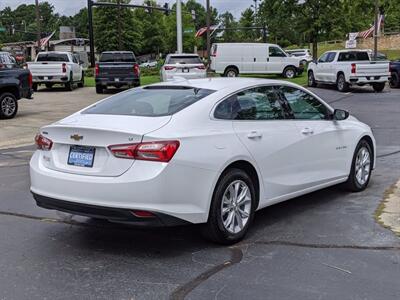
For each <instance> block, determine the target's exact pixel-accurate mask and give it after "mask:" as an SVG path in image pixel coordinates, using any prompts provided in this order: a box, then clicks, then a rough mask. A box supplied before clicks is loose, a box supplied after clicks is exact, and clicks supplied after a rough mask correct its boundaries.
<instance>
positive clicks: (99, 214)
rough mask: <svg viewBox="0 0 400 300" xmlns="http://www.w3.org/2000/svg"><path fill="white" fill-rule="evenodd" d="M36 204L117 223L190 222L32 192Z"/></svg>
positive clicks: (162, 224)
mask: <svg viewBox="0 0 400 300" xmlns="http://www.w3.org/2000/svg"><path fill="white" fill-rule="evenodd" d="M32 195H33V198H34V199H35V200H36V204H37V205H38V206H39V207H42V208H46V209H53V210H58V211H62V212H66V213H70V214H74V215H81V216H86V217H91V218H98V219H106V220H109V221H111V222H116V223H127V224H131V225H135V226H148V227H161V226H178V225H186V224H190V223H189V222H187V221H184V220H182V219H178V218H175V217H172V216H169V215H166V214H163V213H158V212H151V215H152V216H142V217H141V216H140V215H137V214H135V212H136V213H138V212H137V211H135V210H129V209H123V208H114V207H105V206H98V205H89V204H82V203H74V202H70V201H63V200H59V199H54V198H49V197H45V196H41V195H38V194H35V193H32Z"/></svg>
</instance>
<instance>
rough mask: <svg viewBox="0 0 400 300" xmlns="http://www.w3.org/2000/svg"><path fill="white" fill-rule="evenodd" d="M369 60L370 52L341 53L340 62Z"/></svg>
mask: <svg viewBox="0 0 400 300" xmlns="http://www.w3.org/2000/svg"><path fill="white" fill-rule="evenodd" d="M365 60H369V55H368V52H359V51H354V52H341V53H339V58H338V61H365Z"/></svg>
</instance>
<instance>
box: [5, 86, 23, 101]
mask: <svg viewBox="0 0 400 300" xmlns="http://www.w3.org/2000/svg"><path fill="white" fill-rule="evenodd" d="M4 93H11V94H13V95H14V96H15V98H16V99H17V100H19V99H21V97H20V94H19V89H18V87H16V86H12V85H10V86H5V87H2V88H0V95H2V94H4Z"/></svg>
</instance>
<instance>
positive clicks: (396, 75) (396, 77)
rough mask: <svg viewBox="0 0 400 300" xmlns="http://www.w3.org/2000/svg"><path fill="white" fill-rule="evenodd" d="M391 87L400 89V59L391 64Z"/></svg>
mask: <svg viewBox="0 0 400 300" xmlns="http://www.w3.org/2000/svg"><path fill="white" fill-rule="evenodd" d="M389 68H390V77H391V78H390V82H389V83H390V87H391V88H400V58H399V59H398V60H395V61H392V62H390V65H389Z"/></svg>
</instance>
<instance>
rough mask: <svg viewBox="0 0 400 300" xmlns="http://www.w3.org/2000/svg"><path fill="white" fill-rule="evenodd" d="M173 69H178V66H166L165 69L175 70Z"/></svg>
mask: <svg viewBox="0 0 400 300" xmlns="http://www.w3.org/2000/svg"><path fill="white" fill-rule="evenodd" d="M173 69H176V67H172V66H165V67H164V70H165V71H171V70H173Z"/></svg>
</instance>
